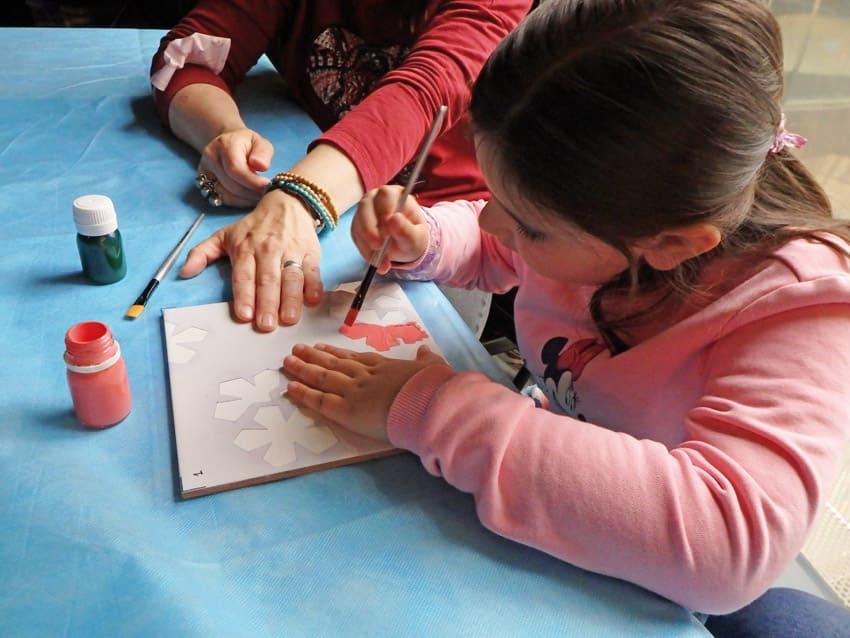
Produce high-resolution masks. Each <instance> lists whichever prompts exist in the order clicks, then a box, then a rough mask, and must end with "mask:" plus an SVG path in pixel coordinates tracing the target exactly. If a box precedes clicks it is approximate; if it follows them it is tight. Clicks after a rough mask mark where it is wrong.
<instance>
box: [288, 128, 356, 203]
mask: <svg viewBox="0 0 850 638" xmlns="http://www.w3.org/2000/svg"><path fill="white" fill-rule="evenodd" d="M289 170H290V171H292V172H293V173H297V174H298V175H301V176H302V177H305V178H307V179H308V180H310V181H312V182H314V183H316V184H317V185H319V186H321V187H322V188H324V189H325V190H326V191H327V193H328V195H330V198H331V201H333V203H334V207H335V208H336V209H337V211H338V212H339V213H340V215H341V214H342V213H344V212H345V211H347V210H348V209H349V208H351V207H352V206H354V205H355V204H356V203H357V202H359V201H360V198H361V197H363V193H364V190H363V184H362V182H361V181H360V174H359V173H358V172H357V167H356V166H355V165H354V162H352V161H351V160H350V159H349V157H348V155H346V154H345V153H343V152H342V151H340V150H339V149H338V148H337V147H336V146H334V145H332V144H327V143H321V144H317V145H316V146H314V147H313V149H312V150H311V151H310V152H309V153H307V155H305V156H304V157H303V158H301V159H300V160H299V161H298V162H296V164H295V165H294V166H293V167H292V168H290V169H289Z"/></svg>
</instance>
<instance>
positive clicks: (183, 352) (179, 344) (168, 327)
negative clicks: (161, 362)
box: [165, 321, 209, 363]
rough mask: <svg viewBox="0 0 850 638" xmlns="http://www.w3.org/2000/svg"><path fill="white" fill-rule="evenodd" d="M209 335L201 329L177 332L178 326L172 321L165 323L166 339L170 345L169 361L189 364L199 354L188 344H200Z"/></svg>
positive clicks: (168, 349)
mask: <svg viewBox="0 0 850 638" xmlns="http://www.w3.org/2000/svg"><path fill="white" fill-rule="evenodd" d="M208 334H209V333H208V332H207V331H206V330H201V329H200V328H186V329H185V330H181V331H180V332H177V325H176V324H173V323H171V322H170V321H166V322H165V339H166V342H167V344H168V348H167V351H168V361H169V362H171V363H189V362H190V361H191V360H192V359H194V358H195V355H196V354H198V353H197V352H195V351H194V350H192V349H191V348H187V347H186V346H185V345H183V344H186V343H200V342H201V341H203V340H204V339H206V338H207V335H208Z"/></svg>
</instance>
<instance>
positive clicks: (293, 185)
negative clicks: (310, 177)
mask: <svg viewBox="0 0 850 638" xmlns="http://www.w3.org/2000/svg"><path fill="white" fill-rule="evenodd" d="M273 189H279V190H282V191H283V192H285V193H289V194H290V195H292V196H294V197H297V198H298V200H299V201H301V203H302V204H304V206H305V207H306V208H307V210H309V211H310V214H311V215H312V216H313V219H314V220H315V221H316V232H317V233H318V234H320V235H321V234H322V233H323V232H325V231H326V230H333V229H334V228H335V227H336V224H335V223H334V219H333V217H331V214H330V213H329V212H328V209H327V208H326V207H325V205H324V203H323V202H322V200H321V199H320V198H319V196H318V195H317V194H316V193H314V192H313V191H312V190H310V189H309V188H307V187H306V186H304V185H303V184H300V183H298V182H293V181H290V180H286V179H278V178H276V179H273V180H272V181H271V184H269V187H268V189H267V192H268V191H271V190H273Z"/></svg>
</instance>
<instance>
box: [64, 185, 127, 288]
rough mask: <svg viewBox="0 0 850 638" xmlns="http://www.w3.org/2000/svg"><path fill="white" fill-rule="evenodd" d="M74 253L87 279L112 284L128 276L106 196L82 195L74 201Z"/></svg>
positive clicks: (111, 209)
mask: <svg viewBox="0 0 850 638" xmlns="http://www.w3.org/2000/svg"><path fill="white" fill-rule="evenodd" d="M74 223H75V224H76V226H77V250H79V252H80V262H81V263H82V265H83V272H84V273H85V274H86V277H88V278H89V279H91V280H92V281H93V282H95V283H96V284H111V283H115V282H116V281H119V280H121V279H123V278H124V275H126V274H127V262H126V259H125V257H124V246H123V244H122V243H121V233H120V232H119V230H118V217H117V215H116V214H115V206H114V205H113V204H112V200H111V199H109V198H108V197H106V196H105V195H83V196H82V197H78V198H77V199H75V200H74Z"/></svg>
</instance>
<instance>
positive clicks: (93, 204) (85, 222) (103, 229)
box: [74, 195, 118, 237]
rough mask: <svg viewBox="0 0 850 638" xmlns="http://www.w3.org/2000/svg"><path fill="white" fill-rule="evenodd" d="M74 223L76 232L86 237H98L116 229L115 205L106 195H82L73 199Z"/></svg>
mask: <svg viewBox="0 0 850 638" xmlns="http://www.w3.org/2000/svg"><path fill="white" fill-rule="evenodd" d="M74 223H75V224H76V225H77V232H78V233H80V235H86V236H87V237H100V236H101V235H108V234H109V233H111V232H114V231H116V230H118V216H117V215H116V214H115V206H114V205H113V204H112V200H111V199H109V198H108V197H107V196H106V195H83V196H82V197H78V198H77V199H75V200H74Z"/></svg>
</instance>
